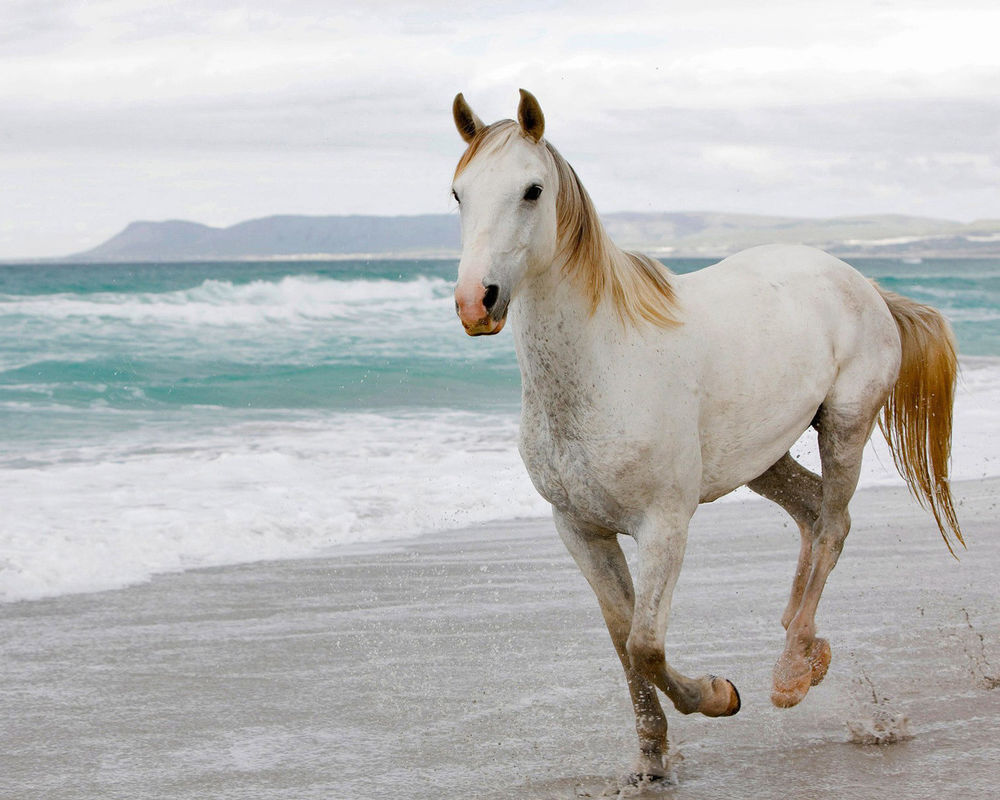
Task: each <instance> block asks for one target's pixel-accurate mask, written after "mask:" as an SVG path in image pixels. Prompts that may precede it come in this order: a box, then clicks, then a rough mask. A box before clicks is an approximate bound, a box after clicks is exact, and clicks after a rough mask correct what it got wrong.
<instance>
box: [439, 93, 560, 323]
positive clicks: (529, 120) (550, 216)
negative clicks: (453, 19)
mask: <svg viewBox="0 0 1000 800" xmlns="http://www.w3.org/2000/svg"><path fill="white" fill-rule="evenodd" d="M452 110H453V113H454V117H455V126H456V127H457V128H458V132H459V133H460V134H461V136H462V138H463V139H464V140H465V142H466V143H467V144H468V147H467V149H466V151H465V154H464V155H463V156H462V158H461V160H460V161H459V162H458V167H457V168H456V170H455V179H454V182H453V183H452V194H453V195H454V196H455V200H456V201H457V202H458V204H459V208H460V211H461V220H462V259H461V261H460V263H459V266H458V282H457V284H456V286H455V309H456V311H457V312H458V316H459V318H460V319H461V320H462V325H463V326H464V327H465V332H466V333H468V334H469V335H470V336H480V335H483V334H494V333H499V332H500V330H501V329H502V328H503V326H504V323H505V322H506V319H507V308H508V306H509V304H510V301H511V298H512V297H513V296H514V295H515V293H516V292H517V288H518V286H519V285H520V284H521V282H522V281H523V280H524V278H525V277H526V276H528V275H530V274H531V273H532V272H534V271H538V270H542V269H545V268H546V267H548V266H549V265H550V264H551V263H552V261H553V260H554V259H555V256H556V250H557V226H556V221H557V220H556V197H557V195H558V190H559V185H558V183H559V181H558V172H557V170H556V166H555V163H554V161H553V158H552V155H551V154H550V152H549V150H548V148H547V147H546V145H545V143H544V141H543V140H542V134H543V133H544V131H545V118H544V116H543V115H542V109H541V107H540V106H539V105H538V101H537V100H536V99H535V98H534V96H532V94H531V93H530V92H526V91H525V90H524V89H522V90H521V102H520V105H519V107H518V111H517V122H514V121H513V120H501V121H499V122H495V123H493V124H492V125H485V124H484V123H483V122H482V120H480V119H479V117H477V116H476V115H475V113H473V111H472V109H471V108H469V106H468V104H467V103H466V102H465V98H464V97H463V96H462V95H461V94H459V95H457V96H456V97H455V102H454V105H453V109H452Z"/></svg>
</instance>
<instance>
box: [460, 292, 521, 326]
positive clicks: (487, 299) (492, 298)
mask: <svg viewBox="0 0 1000 800" xmlns="http://www.w3.org/2000/svg"><path fill="white" fill-rule="evenodd" d="M507 304H508V299H507V298H505V297H504V298H502V297H501V291H500V287H499V286H497V285H496V284H495V283H493V284H489V285H485V286H484V285H483V284H481V283H480V284H476V285H474V286H472V287H468V288H467V287H463V286H462V285H459V286H457V287H456V288H455V311H456V312H457V313H458V318H459V319H460V320H461V321H462V327H463V328H465V332H466V333H467V334H469V336H492V335H493V334H496V333H500V331H502V330H503V326H504V324H505V323H506V322H507Z"/></svg>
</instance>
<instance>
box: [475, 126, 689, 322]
mask: <svg viewBox="0 0 1000 800" xmlns="http://www.w3.org/2000/svg"><path fill="white" fill-rule="evenodd" d="M515 135H524V134H523V133H522V132H521V127H520V125H519V124H518V123H517V122H515V121H514V120H509V119H507V120H501V121H499V122H495V123H493V124H492V125H489V126H487V127H485V128H483V129H481V130H480V131H479V132H478V133H477V134H476V135H475V137H474V138H473V139H472V141H471V142H470V143H469V146H468V148H467V149H466V151H465V153H463V155H462V157H461V159H459V162H458V166H457V167H456V168H455V177H456V178H457V177H458V176H459V175H460V174H461V173H462V171H463V170H464V169H465V168H466V167H467V166H468V165H469V163H470V162H471V161H472V160H473V159H474V158H475V157H476V156H477V155H479V154H480V153H489V152H492V151H496V150H499V149H501V148H502V147H503V146H504V145H505V144H506V143H507V142H508V141H509V139H510V137H511V136H515ZM543 144H544V145H545V149H546V151H547V152H548V153H549V155H550V156H551V157H552V160H553V163H554V164H555V167H556V174H557V175H558V178H559V194H558V196H557V197H556V228H557V237H558V241H559V253H558V257H559V258H560V260H561V261H562V262H563V271H564V272H565V273H566V275H567V276H569V277H570V278H571V279H572V280H573V281H575V282H576V284H577V285H578V286H579V287H580V289H581V291H583V292H584V295H585V296H586V297H587V298H588V300H589V303H590V312H591V314H593V313H594V312H595V311H596V310H597V308H598V306H599V305H600V304H601V301H602V300H604V299H605V298H607V299H608V300H609V301H610V302H611V304H612V307H613V308H614V309H615V312H616V313H617V314H618V317H619V319H620V320H621V321H622V323H623V324H625V323H627V324H632V325H638V324H639V323H640V321H642V320H645V321H647V322H651V323H653V324H654V325H658V326H660V327H664V328H666V327H672V326H675V325H679V324H681V323H680V321H679V320H678V318H677V315H676V310H677V301H676V298H675V296H674V289H673V286H672V285H671V283H670V277H669V275H670V273H669V270H667V268H666V267H664V266H663V265H662V264H661V263H660V262H658V261H655V260H654V259H652V258H650V257H648V256H646V255H643V254H641V253H632V252H626V251H624V250H621V249H620V248H618V247H617V246H616V245H615V244H614V243H613V242H612V241H611V239H610V238H609V237H608V235H607V233H606V232H605V230H604V225H603V224H602V223H601V220H600V217H599V216H598V214H597V210H596V208H595V207H594V203H593V201H592V200H591V199H590V195H589V194H587V190H586V189H585V188H584V187H583V184H582V183H581V182H580V179H579V178H578V177H577V175H576V172H575V171H574V170H573V167H571V166H570V164H569V162H567V161H566V159H564V158H563V157H562V156H561V155H560V154H559V151H557V150H556V149H555V148H554V147H553V146H552V145H551V144H550V143H549V142H548V141H543Z"/></svg>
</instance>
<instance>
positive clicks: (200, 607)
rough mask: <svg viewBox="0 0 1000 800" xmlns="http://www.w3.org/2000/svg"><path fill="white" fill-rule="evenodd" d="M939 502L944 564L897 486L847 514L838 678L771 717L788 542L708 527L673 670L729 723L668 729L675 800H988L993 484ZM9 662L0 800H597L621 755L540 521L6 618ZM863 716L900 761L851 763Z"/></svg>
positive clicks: (694, 562) (613, 721)
mask: <svg viewBox="0 0 1000 800" xmlns="http://www.w3.org/2000/svg"><path fill="white" fill-rule="evenodd" d="M954 489H955V494H956V500H957V502H958V504H959V506H958V510H959V515H960V519H961V520H962V522H963V527H964V529H965V532H966V539H967V541H968V542H969V550H968V552H965V553H962V554H961V560H959V561H956V560H954V559H952V558H951V557H950V556H949V555H948V553H947V550H946V548H945V546H944V544H943V542H941V541H940V536H939V535H938V533H937V531H936V529H935V528H934V525H933V522H932V521H931V519H930V517H929V516H928V515H927V514H926V513H925V512H923V510H922V509H920V508H919V507H918V506H917V504H916V503H915V502H914V501H913V500H912V499H911V498H909V496H908V494H907V492H906V490H905V489H892V488H868V489H862V490H859V492H858V493H857V495H856V496H855V501H854V502H853V503H852V515H853V518H854V530H853V531H852V533H851V535H850V537H849V538H848V540H847V545H846V547H845V550H844V555H843V557H842V559H841V563H840V565H838V567H837V569H836V570H835V571H834V573H833V575H832V576H831V578H830V581H829V583H828V587H827V590H826V592H825V593H824V598H823V603H822V604H821V606H820V612H819V615H818V624H819V628H820V633H821V634H822V635H824V636H827V637H828V638H829V639H830V641H831V644H832V646H833V664H832V666H831V669H830V674H829V675H828V677H827V679H826V680H825V681H824V683H823V684H822V685H821V686H819V687H816V688H814V689H813V690H812V691H811V693H810V695H809V696H808V697H807V698H806V700H805V701H804V702H803V703H802V705H801V706H799V707H797V708H796V709H791V710H785V711H781V710H778V709H774V708H773V707H772V706H771V705H770V702H769V700H768V693H769V689H770V669H771V666H772V665H773V661H774V659H775V658H776V657H777V655H778V653H779V652H780V649H781V643H782V639H783V635H782V631H781V628H780V625H779V624H778V618H779V617H780V614H781V610H782V608H783V605H784V600H785V597H786V594H787V590H788V587H789V584H790V581H791V574H792V571H793V569H794V563H795V554H796V551H797V545H798V543H797V540H798V536H797V531H796V530H795V528H794V525H793V524H792V523H791V522H790V520H788V519H787V518H786V517H785V516H784V514H783V512H781V511H780V509H778V508H777V507H775V506H772V505H771V504H769V503H763V502H752V503H741V502H736V503H733V502H730V503H716V504H709V505H707V506H705V507H703V508H702V509H700V510H699V513H698V514H696V515H695V518H694V521H693V523H692V530H691V536H690V539H689V545H688V552H687V557H686V559H685V568H684V570H683V571H682V574H681V578H680V582H679V584H678V587H677V591H676V593H675V602H674V610H673V623H672V625H671V627H670V629H669V631H668V636H667V644H668V651H669V652H670V653H671V656H670V658H671V660H672V661H673V663H675V665H676V666H677V667H678V668H680V669H682V670H684V671H686V672H688V673H690V674H700V673H702V672H713V673H716V674H720V675H724V676H726V677H728V678H730V679H732V680H733V682H734V683H735V684H736V685H737V687H738V688H739V689H740V692H741V694H742V697H743V702H744V708H743V710H742V711H741V712H740V714H738V715H737V716H736V717H733V718H732V719H728V720H710V719H705V718H700V717H682V716H680V715H679V714H677V713H675V712H673V711H672V709H669V708H668V709H667V711H668V718H669V721H670V726H671V741H672V745H673V748H674V750H675V757H676V772H677V776H678V779H679V781H680V783H679V785H678V786H677V787H676V788H675V789H673V790H671V791H670V792H668V793H667V794H666V796H668V797H676V798H679V799H683V800H696V799H698V798H706V799H707V798H717V797H719V796H724V795H733V788H734V787H736V786H738V787H739V788H740V791H739V792H737V793H736V794H737V796H755V797H759V798H781V800H797V799H798V798H803V800H805V798H812V797H815V796H816V792H817V791H822V790H824V789H826V790H829V791H832V792H834V793H835V794H836V796H838V797H843V798H867V797H872V796H879V795H880V794H887V795H888V794H890V793H891V795H892V796H901V797H907V798H908V799H909V800H923V798H927V800H930V798H935V800H936V798H938V797H949V796H962V797H963V798H965V799H966V800H977V799H978V798H983V799H984V800H985V798H987V797H992V796H993V793H994V791H995V779H996V766H995V765H996V763H997V759H998V758H1000V597H998V595H997V591H996V575H997V573H998V572H1000V528H998V524H997V510H998V504H1000V501H998V500H997V499H996V498H997V497H998V496H1000V479H998V478H993V479H986V480H981V481H963V482H961V483H956V484H955V486H954ZM630 549H631V548H628V547H626V551H627V552H628V551H629V550H630ZM0 640H2V641H3V647H2V651H0V652H2V654H3V655H2V657H0V658H2V662H3V672H4V676H5V679H4V681H3V682H2V684H0V701H2V702H3V704H4V708H5V725H4V726H3V728H2V731H0V789H3V790H4V791H3V792H0V793H5V794H6V795H7V796H11V797H14V796H21V797H31V796H38V797H41V796H44V797H47V798H66V800H70V799H71V798H73V799H75V798H80V799H81V800H82V799H83V798H92V797H105V798H116V797H121V798H126V797H127V798H130V800H132V799H134V798H145V797H149V798H164V797H170V798H192V800H193V799H194V798H204V797H206V796H212V797H234V798H235V797H239V798H242V799H245V798H261V799H262V800H263V798H289V799H291V798H313V797H315V798H325V799H326V800H329V799H330V798H347V797H375V796H378V797H390V798H394V800H406V799H408V798H423V797H427V796H431V795H435V796H438V795H439V796H445V797H457V796H462V797H475V798H484V800H486V799H490V800H492V799H493V798H496V800H500V798H526V799H528V800H549V798H551V799H552V800H563V798H572V797H579V796H601V795H602V793H604V792H609V791H612V788H613V787H614V784H615V779H616V776H617V775H619V774H620V773H622V772H624V771H625V770H626V769H627V767H628V766H629V764H630V762H631V759H632V758H633V756H634V751H635V736H634V731H633V728H632V724H633V723H632V716H631V708H630V705H629V702H628V696H627V692H626V690H625V685H624V678H623V676H622V674H621V668H620V665H619V664H618V662H617V658H616V657H615V655H614V653H613V650H612V648H611V645H610V641H609V640H608V636H607V633H606V631H605V630H604V625H603V622H602V620H601V618H600V614H599V611H598V609H597V604H596V601H595V600H594V598H593V595H592V593H591V591H590V589H589V587H588V586H587V585H586V582H585V581H584V579H583V578H582V576H581V575H580V574H579V572H578V571H577V569H576V567H575V565H574V564H573V563H572V561H571V559H570V557H569V555H568V554H567V553H566V552H565V550H564V548H563V546H562V544H561V542H560V541H559V539H558V536H557V535H556V534H555V531H554V529H553V527H552V523H551V521H550V520H547V519H545V520H522V521H509V522H506V523H497V524H483V525H477V526H475V527H472V528H466V529H462V530H458V531H447V532H437V533H432V534H426V535H424V536H422V537H420V538H418V539H412V540H402V541H399V540H397V541H396V542H393V543H391V545H390V543H380V544H379V546H378V547H375V546H374V543H373V544H365V545H358V546H356V547H355V549H354V550H353V552H350V553H347V552H341V553H338V554H336V555H332V556H328V557H324V558H305V559H296V560H286V561H274V562H254V563H252V564H245V565H238V566H226V567H208V568H202V569H195V570H189V571H186V572H181V573H173V574H166V575H159V576H156V577H154V578H153V579H152V580H151V581H149V582H147V583H143V584H140V585H135V586H131V587H128V588H125V589H118V590H111V591H105V592H98V593H90V594H78V595H65V596H61V597H55V598H48V599H41V600H36V601H26V602H20V603H9V604H5V605H3V606H0ZM903 717H907V718H908V721H907V722H906V723H905V725H904V724H903V723H902V722H900V720H902V718H903ZM880 719H882V720H886V719H889V720H891V719H896V720H897V723H895V724H897V727H898V729H899V732H902V733H905V732H906V730H908V731H909V733H910V734H911V735H912V738H910V739H908V740H906V741H902V742H901V743H899V744H893V745H886V746H881V747H879V746H876V747H872V746H863V745H858V744H852V743H851V737H852V734H851V732H850V729H849V726H850V725H851V724H852V723H853V724H854V725H855V726H860V728H862V729H864V728H865V727H866V726H867V727H868V728H872V726H874V725H876V724H877V723H878V721H879V720H880ZM661 796H662V795H661Z"/></svg>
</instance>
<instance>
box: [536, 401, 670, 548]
mask: <svg viewBox="0 0 1000 800" xmlns="http://www.w3.org/2000/svg"><path fill="white" fill-rule="evenodd" d="M647 450H648V447H644V446H639V445H635V446H629V444H628V443H627V442H626V441H625V440H623V439H622V438H620V437H618V436H615V435H613V434H612V433H611V432H609V431H593V430H590V431H587V430H581V427H580V426H578V425H575V424H566V423H565V422H558V423H557V422H556V421H554V420H553V418H552V417H551V415H550V414H548V413H546V410H544V409H540V408H534V409H533V408H531V407H530V406H526V407H525V409H524V412H523V414H522V420H521V437H520V451H521V458H522V459H523V461H524V465H525V467H526V468H527V470H528V475H529V476H530V477H531V481H532V483H533V484H534V486H535V488H536V489H537V490H538V492H539V494H541V495H542V497H544V498H545V499H546V500H547V501H548V502H549V503H551V504H552V505H553V507H555V508H556V509H558V510H559V511H561V512H562V513H564V514H568V515H570V516H572V517H574V518H576V519H579V520H581V521H585V522H588V523H592V524H595V525H600V526H602V527H606V528H611V529H624V528H627V527H628V526H629V523H630V520H631V519H632V517H633V516H635V514H636V513H637V512H638V511H639V510H640V509H641V508H642V507H643V506H644V505H645V503H646V502H647V498H648V494H649V489H650V485H651V481H650V479H649V478H647V476H646V474H645V473H646V472H647V468H648V458H647V457H646V456H647V453H646V452H645V451H647Z"/></svg>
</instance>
